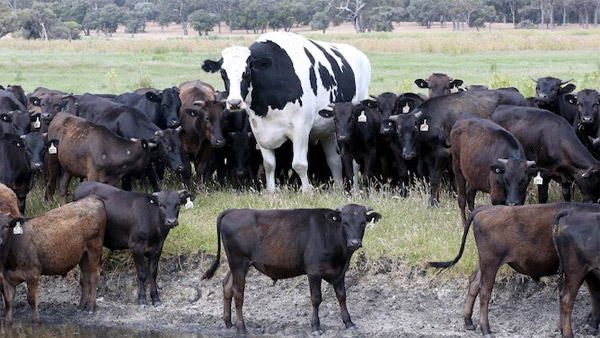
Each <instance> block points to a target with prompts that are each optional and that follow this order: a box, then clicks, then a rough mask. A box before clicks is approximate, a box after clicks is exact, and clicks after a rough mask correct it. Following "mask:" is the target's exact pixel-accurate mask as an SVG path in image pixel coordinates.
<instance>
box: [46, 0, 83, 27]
mask: <svg viewBox="0 0 600 338" xmlns="http://www.w3.org/2000/svg"><path fill="white" fill-rule="evenodd" d="M50 8H51V9H52V10H53V11H54V13H56V15H57V16H58V18H59V19H60V20H61V21H64V22H67V21H75V22H77V23H79V24H82V23H83V19H84V18H85V14H86V13H87V11H88V10H89V9H90V8H91V7H90V5H89V4H87V3H85V2H83V1H81V0H60V1H56V2H53V3H51V6H50Z"/></svg>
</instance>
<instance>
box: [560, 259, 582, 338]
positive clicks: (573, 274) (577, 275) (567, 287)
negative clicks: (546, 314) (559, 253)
mask: <svg viewBox="0 0 600 338" xmlns="http://www.w3.org/2000/svg"><path fill="white" fill-rule="evenodd" d="M567 269H568V268H567ZM568 270H570V271H565V280H564V282H563V287H562V288H561V290H560V324H561V325H560V328H561V332H562V335H563V337H565V338H572V337H573V328H572V327H571V315H572V314H573V303H574V302H575V297H576V296H577V291H578V290H579V287H580V286H581V283H583V279H584V278H585V271H584V270H583V267H581V266H578V267H577V269H568Z"/></svg>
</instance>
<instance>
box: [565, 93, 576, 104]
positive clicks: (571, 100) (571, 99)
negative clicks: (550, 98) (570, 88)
mask: <svg viewBox="0 0 600 338" xmlns="http://www.w3.org/2000/svg"><path fill="white" fill-rule="evenodd" d="M565 101H567V102H569V103H570V104H577V96H575V95H573V94H566V95H565Z"/></svg>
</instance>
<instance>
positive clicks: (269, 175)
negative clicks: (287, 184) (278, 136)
mask: <svg viewBox="0 0 600 338" xmlns="http://www.w3.org/2000/svg"><path fill="white" fill-rule="evenodd" d="M260 153H261V154H262V157H263V169H264V170H265V179H266V181H267V192H268V193H270V194H274V193H275V151H273V150H272V149H265V148H263V147H260ZM294 156H296V154H294Z"/></svg>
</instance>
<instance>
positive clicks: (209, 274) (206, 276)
mask: <svg viewBox="0 0 600 338" xmlns="http://www.w3.org/2000/svg"><path fill="white" fill-rule="evenodd" d="M226 214H227V211H223V212H222V213H220V214H219V217H217V257H216V258H215V261H214V262H213V264H212V265H211V266H210V268H209V269H208V270H207V271H206V272H205V273H204V275H203V276H202V280H205V279H211V278H212V277H213V276H214V275H215V272H217V269H218V268H219V262H220V261H221V220H222V219H223V216H225V215H226Z"/></svg>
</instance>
